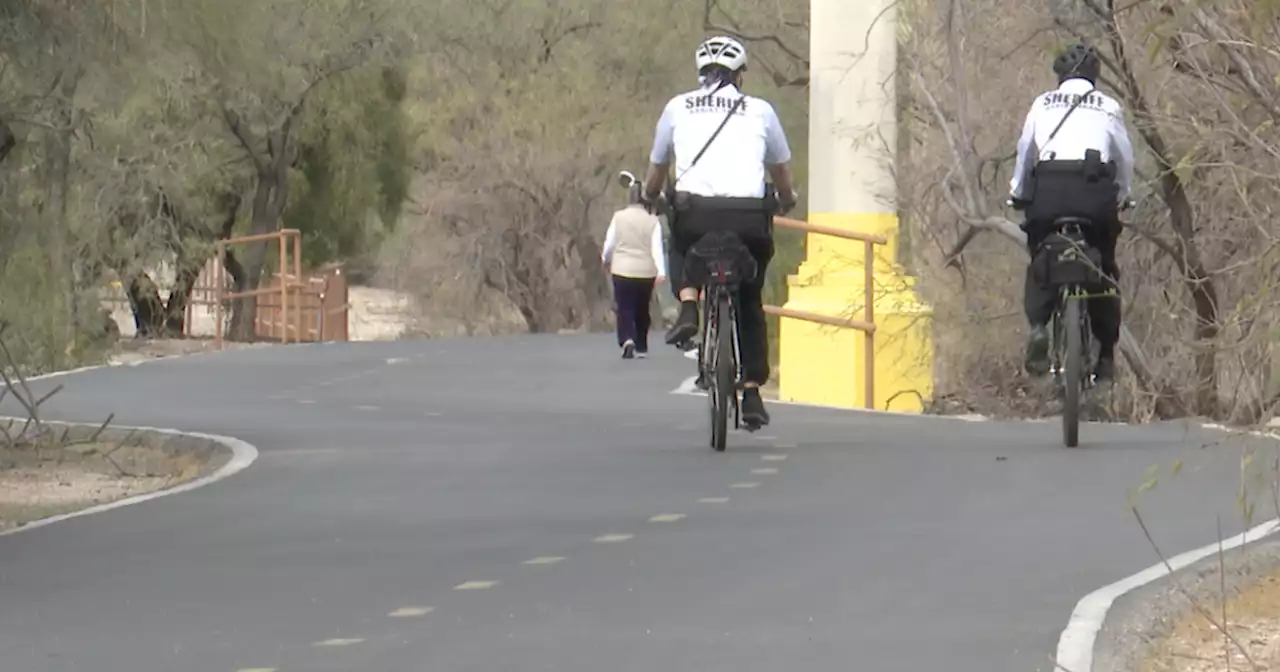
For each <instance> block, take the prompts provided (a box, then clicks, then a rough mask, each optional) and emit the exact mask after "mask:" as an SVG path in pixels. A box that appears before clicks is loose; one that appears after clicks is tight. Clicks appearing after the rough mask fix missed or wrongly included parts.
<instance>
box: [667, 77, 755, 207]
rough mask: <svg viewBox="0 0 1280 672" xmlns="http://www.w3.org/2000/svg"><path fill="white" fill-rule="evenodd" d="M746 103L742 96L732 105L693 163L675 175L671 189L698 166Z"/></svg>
mask: <svg viewBox="0 0 1280 672" xmlns="http://www.w3.org/2000/svg"><path fill="white" fill-rule="evenodd" d="M746 101H747V97H746V95H743V96H742V97H741V98H739V99H738V100H737V101H735V102H734V103H733V107H730V108H729V113H728V114H726V115H724V120H723V121H721V122H720V125H719V126H717V127H716V132H715V133H712V134H711V137H710V138H707V142H706V144H704V145H703V146H702V149H700V150H698V154H697V156H695V157H693V161H692V162H691V163H690V164H689V167H688V168H685V169H684V173H680V174H679V175H677V176H676V179H675V182H672V183H671V186H672V187H673V188H674V187H675V184H676V182H679V181H680V178H682V177H684V175H685V173H688V172H689V171H690V170H693V167H694V166H696V165H698V161H699V160H701V159H702V155H703V154H706V153H707V148H708V147H710V146H711V143H713V142H715V141H716V138H717V137H718V136H719V135H720V131H723V130H724V127H725V126H727V125H728V124H729V120H730V119H732V118H733V115H734V114H735V113H737V111H738V108H739V107H742V104H743V103H744V102H746Z"/></svg>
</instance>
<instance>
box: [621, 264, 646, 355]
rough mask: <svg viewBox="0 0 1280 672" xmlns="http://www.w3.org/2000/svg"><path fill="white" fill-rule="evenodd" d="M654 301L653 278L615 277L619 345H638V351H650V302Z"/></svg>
mask: <svg viewBox="0 0 1280 672" xmlns="http://www.w3.org/2000/svg"><path fill="white" fill-rule="evenodd" d="M651 300H653V278H624V277H622V276H620V275H615V276H613V310H614V314H615V315H617V323H618V345H619V346H621V345H622V344H623V343H626V342H627V341H632V342H634V343H635V344H636V351H638V352H648V351H649V302H650V301H651Z"/></svg>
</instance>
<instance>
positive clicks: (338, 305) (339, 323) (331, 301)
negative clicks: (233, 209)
mask: <svg viewBox="0 0 1280 672" xmlns="http://www.w3.org/2000/svg"><path fill="white" fill-rule="evenodd" d="M271 241H275V243H276V247H277V252H278V255H279V259H278V267H277V271H276V273H274V274H273V278H274V280H273V281H272V282H267V283H264V285H263V286H261V287H259V288H258V289H251V290H247V291H242V292H235V291H231V288H232V287H233V283H230V282H228V278H227V273H226V268H225V264H226V256H227V250H228V248H229V247H231V246H233V245H243V244H247V243H261V242H268V243H270V242H271ZM216 251H217V254H216V256H215V258H214V260H213V264H212V270H213V276H214V277H213V278H212V286H213V291H214V299H213V303H214V304H215V305H216V308H215V317H214V342H215V345H216V346H217V347H218V348H219V349H221V348H222V341H223V335H224V333H225V331H226V325H225V320H226V310H227V307H228V305H229V303H230V302H231V301H235V300H237V299H243V298H249V297H255V299H254V301H255V311H254V324H253V332H254V336H255V337H257V338H267V339H272V340H279V341H280V342H281V343H289V342H290V340H292V341H293V342H294V343H301V342H303V341H345V340H347V338H348V333H347V327H348V325H347V313H348V309H349V308H350V306H349V305H348V301H347V282H346V278H345V276H343V275H342V270H341V269H337V268H335V269H331V270H330V271H329V272H328V273H326V274H325V275H324V276H321V277H312V278H304V277H303V276H302V234H301V232H300V231H298V230H297V229H281V230H279V231H273V232H271V233H263V234H257V235H252V236H241V237H239V238H229V239H226V240H220V241H218V242H217V247H216Z"/></svg>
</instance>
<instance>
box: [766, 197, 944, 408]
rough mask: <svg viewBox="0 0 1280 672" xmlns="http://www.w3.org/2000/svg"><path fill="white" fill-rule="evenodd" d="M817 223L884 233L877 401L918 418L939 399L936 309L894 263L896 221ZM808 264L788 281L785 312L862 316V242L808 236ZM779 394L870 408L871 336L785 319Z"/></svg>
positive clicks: (862, 218)
mask: <svg viewBox="0 0 1280 672" xmlns="http://www.w3.org/2000/svg"><path fill="white" fill-rule="evenodd" d="M810 221H811V222H812V223H814V224H820V225H824V226H833V227H837V228H842V229H845V230H853V231H860V232H863V233H872V234H880V235H884V236H886V237H887V238H889V244H888V245H877V246H876V248H875V249H876V257H875V259H874V260H873V261H872V263H873V266H872V270H873V272H874V286H873V289H872V295H873V298H874V306H873V307H874V311H875V315H874V321H875V324H876V327H877V328H876V333H875V346H874V347H875V351H874V362H875V381H874V382H875V399H874V407H875V408H876V409H878V410H888V411H899V412H907V413H920V412H921V411H923V410H924V403H925V402H926V401H927V400H928V399H929V398H930V397H932V395H933V310H932V308H930V307H929V306H928V305H926V304H924V303H923V302H922V301H921V299H920V298H919V296H918V295H917V294H916V292H915V283H914V278H911V277H909V276H907V275H906V274H905V273H904V272H903V271H902V269H901V268H899V267H898V266H897V265H896V264H895V263H894V262H893V260H894V258H895V255H896V247H897V218H896V217H894V216H893V215H888V214H878V213H868V214H861V215H850V214H811V215H810ZM808 242H809V246H808V251H809V254H808V258H807V259H806V260H805V262H804V263H803V264H801V266H800V270H799V272H798V273H797V274H796V275H793V276H791V277H790V278H789V283H788V284H789V286H790V288H789V291H788V300H787V304H786V307H787V308H789V309H792V310H801V311H807V312H812V313H819V314H823V315H831V316H840V317H850V318H855V319H862V318H863V314H862V313H863V304H864V300H865V299H864V293H863V285H864V284H865V280H864V278H865V273H864V270H863V264H864V263H866V261H865V259H864V249H865V248H864V243H862V242H859V241H850V240H844V239H838V238H833V237H831V236H821V235H818V234H810V235H809V241H808ZM780 325H781V326H780V333H779V357H778V375H779V380H778V396H779V398H780V399H782V400H784V401H795V402H802V403H809V404H821V405H824V406H837V407H845V408H865V407H866V398H865V389H866V386H865V380H866V378H865V376H866V371H867V366H866V362H867V349H866V337H865V335H864V334H863V333H862V332H861V331H857V330H855V329H847V328H841V327H833V326H827V325H823V324H814V323H811V322H805V321H802V320H797V319H792V318H785V317H784V318H782V319H781V320H780Z"/></svg>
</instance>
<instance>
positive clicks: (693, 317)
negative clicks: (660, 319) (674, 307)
mask: <svg viewBox="0 0 1280 672" xmlns="http://www.w3.org/2000/svg"><path fill="white" fill-rule="evenodd" d="M697 335H698V302H696V301H681V302H680V315H679V316H678V317H676V323H675V324H673V325H671V329H669V330H668V331H667V338H666V341H667V344H668V345H675V344H677V343H681V342H683V341H691V340H693V337H694V336H697Z"/></svg>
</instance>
